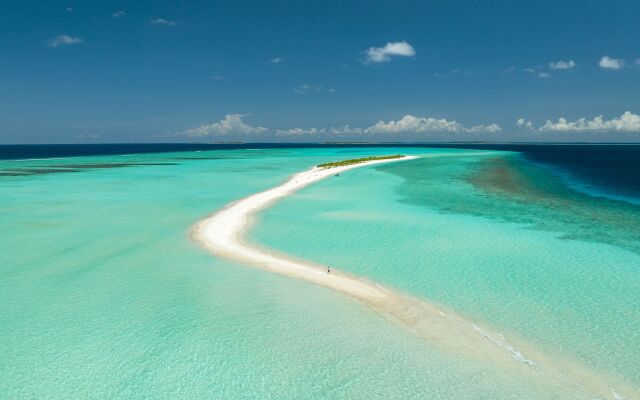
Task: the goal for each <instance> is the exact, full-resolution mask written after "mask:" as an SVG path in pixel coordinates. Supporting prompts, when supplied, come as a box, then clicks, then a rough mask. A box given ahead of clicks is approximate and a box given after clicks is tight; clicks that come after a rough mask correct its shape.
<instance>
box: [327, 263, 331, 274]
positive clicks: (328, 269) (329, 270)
mask: <svg viewBox="0 0 640 400" xmlns="http://www.w3.org/2000/svg"><path fill="white" fill-rule="evenodd" d="M327 274H328V275H331V267H330V266H328V265H327Z"/></svg>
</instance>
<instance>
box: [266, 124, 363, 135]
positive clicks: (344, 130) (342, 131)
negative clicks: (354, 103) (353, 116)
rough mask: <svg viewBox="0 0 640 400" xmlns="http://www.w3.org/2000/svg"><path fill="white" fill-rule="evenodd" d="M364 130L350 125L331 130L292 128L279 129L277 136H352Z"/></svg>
mask: <svg viewBox="0 0 640 400" xmlns="http://www.w3.org/2000/svg"><path fill="white" fill-rule="evenodd" d="M363 132H364V130H363V129H362V128H352V127H350V126H349V125H344V126H339V127H331V128H319V129H318V128H308V129H304V128H292V129H278V130H277V131H276V135H277V136H313V135H350V134H360V133H363Z"/></svg>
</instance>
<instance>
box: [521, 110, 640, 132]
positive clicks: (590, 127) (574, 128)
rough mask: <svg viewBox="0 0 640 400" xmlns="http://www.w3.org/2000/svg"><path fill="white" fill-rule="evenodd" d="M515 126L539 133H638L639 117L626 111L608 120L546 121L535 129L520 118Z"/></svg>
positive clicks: (639, 126)
mask: <svg viewBox="0 0 640 400" xmlns="http://www.w3.org/2000/svg"><path fill="white" fill-rule="evenodd" d="M516 125H517V126H518V127H520V128H525V129H529V130H535V131H539V132H627V133H640V115H638V114H634V113H632V112H631V111H626V112H625V113H623V114H622V115H621V116H619V117H615V118H612V119H609V120H606V119H604V117H603V116H602V115H599V116H597V117H595V118H593V119H586V118H579V119H577V120H575V121H569V120H567V119H566V118H562V117H561V118H558V120H557V121H551V120H547V121H546V122H545V124H544V125H542V126H540V127H538V128H535V127H534V126H533V124H532V123H531V121H525V120H524V119H523V118H520V119H519V120H518V121H517V122H516Z"/></svg>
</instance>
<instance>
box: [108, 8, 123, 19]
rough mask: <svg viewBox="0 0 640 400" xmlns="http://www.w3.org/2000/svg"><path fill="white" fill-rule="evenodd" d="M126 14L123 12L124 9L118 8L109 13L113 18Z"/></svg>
mask: <svg viewBox="0 0 640 400" xmlns="http://www.w3.org/2000/svg"><path fill="white" fill-rule="evenodd" d="M125 15H126V14H125V12H124V10H120V11H116V12H114V13H113V14H111V16H112V17H113V18H120V17H124V16H125Z"/></svg>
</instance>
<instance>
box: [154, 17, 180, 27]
mask: <svg viewBox="0 0 640 400" xmlns="http://www.w3.org/2000/svg"><path fill="white" fill-rule="evenodd" d="M151 23H152V24H154V25H165V26H176V25H177V24H178V23H177V22H176V21H171V20H169V19H164V18H154V19H152V20H151Z"/></svg>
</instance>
